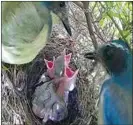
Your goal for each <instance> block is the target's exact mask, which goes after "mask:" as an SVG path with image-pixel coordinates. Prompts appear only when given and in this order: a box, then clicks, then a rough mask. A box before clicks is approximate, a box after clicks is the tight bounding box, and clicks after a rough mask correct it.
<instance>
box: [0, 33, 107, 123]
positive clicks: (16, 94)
mask: <svg viewBox="0 0 133 125" xmlns="http://www.w3.org/2000/svg"><path fill="white" fill-rule="evenodd" d="M64 48H66V52H67V53H72V60H71V63H70V66H71V67H72V69H73V70H76V69H79V73H78V78H77V81H76V88H75V89H74V90H73V91H72V92H70V94H69V103H68V117H67V118H66V119H64V120H63V121H61V122H57V123H56V122H52V121H48V122H47V123H46V125H70V124H71V125H96V124H97V107H96V106H95V105H96V101H97V99H98V92H99V86H100V85H99V84H97V83H98V82H100V81H101V80H102V79H103V76H104V75H103V74H104V72H103V74H99V72H101V71H103V70H102V69H101V66H99V65H97V66H96V67H93V64H94V62H91V61H89V62H86V60H85V59H84V58H83V53H82V52H81V53H80V51H79V50H82V48H80V45H79V44H78V43H77V41H73V40H71V39H70V38H69V37H68V36H65V37H63V36H61V35H59V34H56V32H53V34H52V36H51V39H50V40H49V42H48V44H47V45H46V46H45V47H44V49H43V50H42V51H41V52H40V54H39V55H38V56H37V57H36V58H35V59H34V60H33V61H32V62H31V63H29V64H24V65H20V66H18V65H9V64H4V63H3V64H2V68H3V69H2V124H3V125H5V124H6V125H9V124H10V125H24V124H26V125H39V124H42V123H41V120H40V119H38V118H37V117H36V116H35V115H34V113H33V112H32V110H31V98H32V95H33V93H34V90H35V86H34V85H35V84H36V83H37V82H38V80H39V78H40V76H41V75H42V74H43V73H44V72H45V71H46V65H45V63H44V58H46V59H48V60H51V59H53V56H55V57H57V56H59V55H60V53H61V52H62V51H63V50H64ZM77 48H78V49H77Z"/></svg>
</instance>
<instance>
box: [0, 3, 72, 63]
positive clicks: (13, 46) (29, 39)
mask: <svg viewBox="0 0 133 125" xmlns="http://www.w3.org/2000/svg"><path fill="white" fill-rule="evenodd" d="M59 20H61V21H62V22H63V25H64V27H65V29H66V30H67V32H68V33H69V34H70V35H71V29H70V27H69V21H68V14H67V8H66V4H65V2H63V1H55V2H54V1H40V2H19V1H16V2H14V1H13V2H9V1H7V2H2V61H3V62H5V63H9V64H25V63H28V62H31V61H32V60H33V59H34V58H35V57H36V56H37V54H38V53H39V52H40V50H42V49H43V47H44V46H45V45H46V43H47V41H48V39H49V37H50V34H51V30H52V24H53V23H57V22H58V21H59Z"/></svg>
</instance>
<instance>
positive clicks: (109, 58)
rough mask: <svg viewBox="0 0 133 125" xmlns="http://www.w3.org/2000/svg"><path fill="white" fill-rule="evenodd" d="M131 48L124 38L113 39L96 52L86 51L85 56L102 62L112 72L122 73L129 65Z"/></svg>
mask: <svg viewBox="0 0 133 125" xmlns="http://www.w3.org/2000/svg"><path fill="white" fill-rule="evenodd" d="M129 51H130V48H129V46H128V44H127V43H126V42H124V41H123V40H120V39H119V40H113V41H111V42H110V43H108V44H105V45H103V46H101V47H99V48H98V50H96V51H94V52H89V53H86V54H85V55H84V56H85V58H88V59H92V60H98V61H100V62H102V64H103V65H104V67H105V68H106V69H107V71H108V72H109V73H111V74H120V73H121V72H123V71H124V69H125V68H126V67H127V57H128V54H129Z"/></svg>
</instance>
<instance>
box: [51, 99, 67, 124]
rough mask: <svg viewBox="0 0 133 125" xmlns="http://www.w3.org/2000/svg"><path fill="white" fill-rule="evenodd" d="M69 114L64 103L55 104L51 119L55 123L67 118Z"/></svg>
mask: <svg viewBox="0 0 133 125" xmlns="http://www.w3.org/2000/svg"><path fill="white" fill-rule="evenodd" d="M67 114H68V111H67V106H66V104H65V103H64V102H63V101H59V102H57V103H55V104H54V105H53V107H52V114H51V115H50V117H49V119H51V120H53V121H61V120H63V119H64V118H66V116H67Z"/></svg>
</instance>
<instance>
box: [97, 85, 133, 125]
mask: <svg viewBox="0 0 133 125" xmlns="http://www.w3.org/2000/svg"><path fill="white" fill-rule="evenodd" d="M100 97H101V98H100V107H99V108H100V115H101V116H102V117H101V116H100V117H101V120H100V119H99V120H100V123H102V124H107V125H110V124H118V125H124V124H126V125H127V124H131V123H132V96H131V95H130V94H129V93H128V92H126V91H125V90H123V89H121V88H120V87H119V86H118V85H116V84H114V83H112V84H110V85H108V86H105V87H103V88H102V92H101V96H100Z"/></svg>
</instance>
